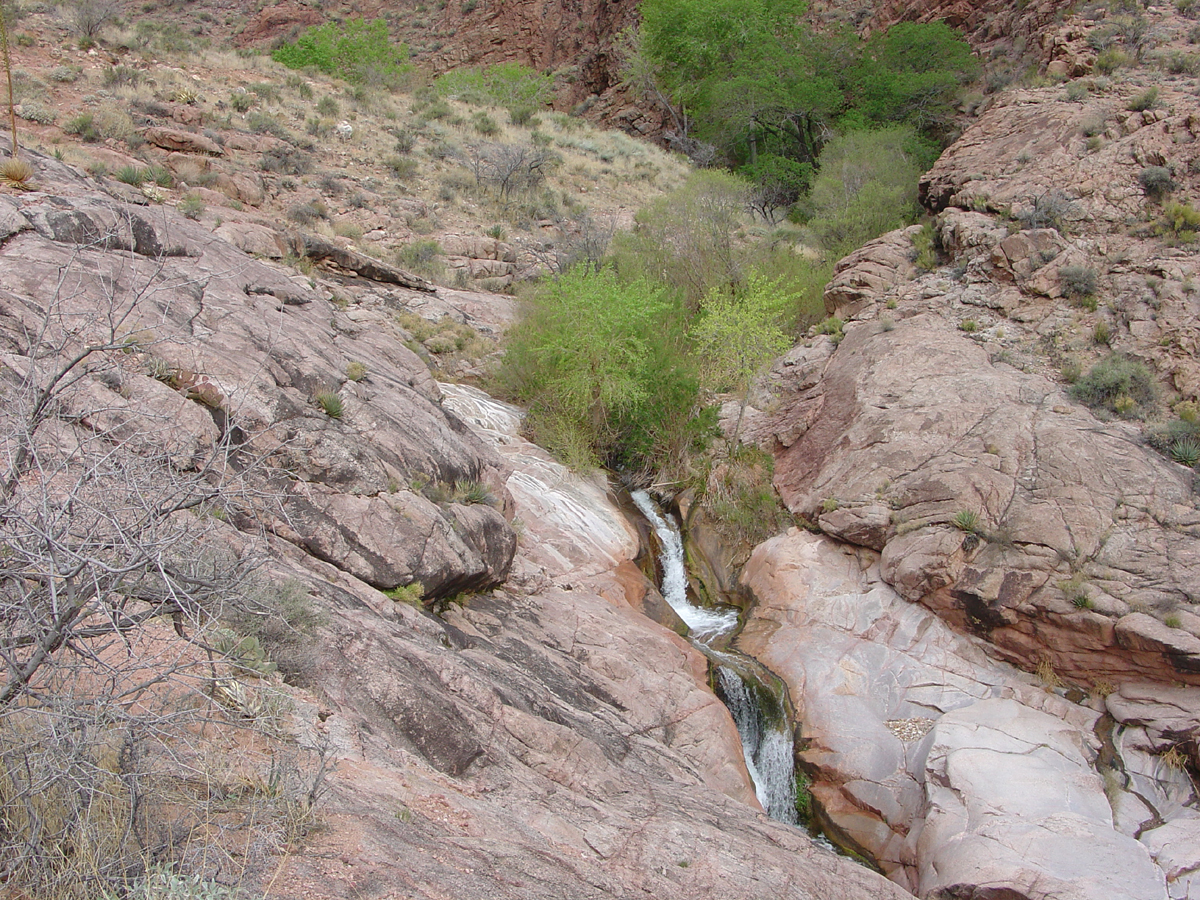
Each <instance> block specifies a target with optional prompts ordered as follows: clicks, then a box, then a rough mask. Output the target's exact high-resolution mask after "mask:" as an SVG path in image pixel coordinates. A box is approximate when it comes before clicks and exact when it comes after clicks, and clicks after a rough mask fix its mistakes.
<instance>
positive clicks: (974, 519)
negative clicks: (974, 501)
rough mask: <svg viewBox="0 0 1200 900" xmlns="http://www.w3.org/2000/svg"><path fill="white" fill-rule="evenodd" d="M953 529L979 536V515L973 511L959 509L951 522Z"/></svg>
mask: <svg viewBox="0 0 1200 900" xmlns="http://www.w3.org/2000/svg"><path fill="white" fill-rule="evenodd" d="M951 522H952V523H953V525H954V527H955V528H957V529H959V530H960V531H965V532H967V533H968V534H979V513H977V512H975V510H973V509H960V510H959V511H958V512H956V513H955V514H954V518H953V519H952V520H951Z"/></svg>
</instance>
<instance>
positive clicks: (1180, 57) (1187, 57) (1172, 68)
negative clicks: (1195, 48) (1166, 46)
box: [1159, 50, 1200, 75]
mask: <svg viewBox="0 0 1200 900" xmlns="http://www.w3.org/2000/svg"><path fill="white" fill-rule="evenodd" d="M1159 64H1160V65H1161V66H1162V67H1163V70H1164V71H1166V73H1167V74H1168V75H1195V74H1196V73H1197V71H1200V60H1197V58H1196V54H1195V53H1185V52H1184V51H1182V50H1172V51H1171V52H1170V53H1166V54H1164V55H1163V56H1162V57H1160V58H1159Z"/></svg>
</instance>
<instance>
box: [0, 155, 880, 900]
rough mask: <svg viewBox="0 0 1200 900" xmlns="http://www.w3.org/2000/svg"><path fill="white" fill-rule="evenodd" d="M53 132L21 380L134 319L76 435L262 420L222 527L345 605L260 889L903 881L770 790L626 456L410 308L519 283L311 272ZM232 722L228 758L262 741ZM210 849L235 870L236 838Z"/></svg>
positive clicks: (27, 266)
mask: <svg viewBox="0 0 1200 900" xmlns="http://www.w3.org/2000/svg"><path fill="white" fill-rule="evenodd" d="M26 158H28V159H29V160H30V161H31V162H32V164H33V166H34V169H35V172H34V177H33V178H32V179H31V182H32V183H33V185H34V187H35V189H34V190H29V191H16V190H11V189H0V333H2V334H3V342H4V343H3V362H4V366H5V370H4V371H5V373H6V375H5V377H6V379H7V380H8V382H10V383H9V385H8V387H7V388H6V390H8V389H12V387H13V385H14V384H15V382H14V379H17V380H19V378H20V376H21V373H24V372H28V371H37V365H38V363H36V361H35V360H34V356H35V355H37V356H38V358H39V359H44V358H45V355H46V354H47V353H52V352H54V351H53V347H54V346H55V344H54V341H53V340H51V337H53V336H58V337H61V339H62V340H64V341H67V342H68V343H69V342H70V341H72V340H74V339H76V336H83V337H87V336H89V335H92V334H93V333H95V334H100V333H101V332H103V329H105V328H106V327H110V326H111V325H112V323H113V322H114V316H115V317H117V318H119V319H120V321H121V326H120V332H119V335H120V337H119V340H118V344H119V346H120V348H121V349H120V351H119V352H116V353H114V354H113V355H112V356H111V357H104V359H103V364H100V363H101V359H100V358H97V359H96V361H95V362H96V364H95V365H93V366H91V367H90V368H89V369H88V370H87V371H86V372H85V373H83V378H82V380H81V381H80V382H78V384H77V385H76V386H75V387H74V388H72V389H71V390H70V392H69V394H64V400H63V402H64V405H63V406H62V407H61V410H62V412H61V415H62V418H61V426H60V427H61V428H62V429H63V430H64V431H63V433H64V434H69V433H70V430H71V429H83V430H87V431H88V432H89V433H91V434H93V435H95V437H96V438H97V439H100V440H104V441H109V442H111V444H112V447H113V452H124V451H123V450H122V448H123V447H131V446H135V445H136V446H138V447H143V446H144V447H146V448H150V447H153V446H155V445H162V446H164V447H165V449H166V451H167V453H168V456H169V458H170V460H171V465H172V466H174V467H175V468H177V469H178V470H179V471H184V472H186V471H188V470H189V467H193V466H195V465H197V464H198V463H197V460H198V459H200V458H202V457H203V451H204V449H205V448H206V447H209V446H211V445H212V444H213V443H214V442H215V441H217V440H219V439H220V436H221V435H222V434H234V435H235V438H236V442H237V444H238V446H239V447H240V448H241V449H240V450H239V457H238V458H239V459H240V460H241V461H242V462H241V463H240V464H239V465H244V466H247V467H248V468H247V473H248V474H247V475H246V476H245V477H246V478H248V479H249V481H248V482H246V486H247V487H246V490H245V491H244V492H242V493H239V494H238V495H237V496H236V497H235V496H231V497H230V498H229V506H228V507H227V512H225V513H223V514H222V515H221V516H219V517H216V518H214V519H213V520H212V521H211V523H210V524H211V527H212V529H213V533H214V535H215V536H216V537H215V539H216V540H217V541H218V543H219V544H224V545H226V546H228V547H229V548H231V549H232V550H233V551H234V552H236V553H238V554H241V555H246V554H258V555H262V556H263V557H264V562H263V567H262V569H261V571H262V572H263V574H264V575H265V576H266V577H267V578H268V579H269V581H270V582H271V583H274V584H298V585H300V586H301V588H302V591H303V592H304V593H306V594H307V596H308V598H309V600H310V602H312V603H313V604H314V605H315V606H316V608H317V609H318V611H319V613H320V616H319V619H320V620H321V624H319V625H317V626H316V629H317V630H316V631H315V632H313V633H312V634H310V636H309V637H308V638H307V639H306V641H305V644H306V646H305V648H304V653H303V654H302V655H301V659H300V660H299V662H297V661H295V660H293V661H292V669H291V670H290V671H292V675H291V676H289V677H290V678H291V680H292V681H293V682H294V683H293V684H290V685H289V684H283V683H279V682H278V679H277V678H276V679H275V684H274V685H273V686H271V693H272V694H273V695H275V696H278V695H279V694H280V693H282V694H283V695H285V696H286V703H285V704H284V706H283V707H282V709H283V710H284V713H283V714H282V715H276V716H274V717H273V718H272V722H273V723H274V724H273V725H271V727H270V728H269V729H267V728H265V726H264V735H265V737H264V739H267V738H269V739H270V740H272V741H274V742H275V745H274V746H275V750H273V751H272V757H271V758H272V766H274V765H275V762H274V760H275V759H276V755H275V754H280V755H286V754H290V753H296V752H299V751H300V750H303V749H305V748H307V749H309V750H314V749H315V748H320V752H321V753H322V755H323V756H324V758H325V759H326V761H327V768H328V770H329V775H328V794H327V796H326V799H325V800H324V801H323V802H322V804H321V805H320V807H319V816H320V818H321V828H320V829H319V830H318V831H316V832H315V833H314V834H312V835H311V836H310V837H309V839H308V841H307V842H305V843H304V844H302V845H294V846H292V847H291V849H290V850H289V851H288V852H285V853H283V855H281V856H278V857H273V856H270V854H268V855H267V856H266V857H263V856H262V854H261V853H258V855H255V854H249V855H243V854H241V853H239V854H238V858H240V859H241V863H240V865H242V866H244V867H245V868H244V871H243V872H242V873H241V874H240V875H236V876H235V877H236V878H237V880H238V883H239V884H240V885H241V886H242V887H243V888H245V889H247V890H250V891H253V892H254V893H255V895H260V894H261V895H263V896H272V897H275V896H278V897H291V896H295V897H300V896H304V897H319V898H335V897H358V898H361V897H394V896H398V895H403V896H413V897H416V896H421V897H424V896H428V897H435V896H436V897H463V898H467V897H479V896H481V895H484V894H486V895H488V896H494V897H522V898H528V897H541V896H546V897H550V896H555V897H558V896H563V894H564V892H565V893H566V894H567V895H569V896H573V897H614V896H617V897H632V896H644V895H645V894H647V893H648V894H651V895H655V896H661V895H667V894H671V895H674V896H684V897H698V898H699V897H709V896H712V895H713V894H714V893H715V892H718V891H719V892H720V893H722V894H724V895H729V896H735V897H747V898H750V897H761V896H764V895H773V896H785V895H786V896H792V897H823V896H829V895H831V894H833V893H836V894H838V895H839V896H843V897H863V898H866V897H872V898H883V897H899V896H902V895H903V892H902V891H900V889H899V888H897V887H895V886H894V885H891V884H889V883H888V882H886V881H885V880H883V879H882V878H880V877H879V876H877V875H875V874H874V873H872V872H870V871H868V870H866V869H864V868H862V867H860V866H857V865H855V864H854V863H851V862H849V861H847V860H845V859H843V858H840V857H837V856H835V855H834V854H832V853H831V852H829V851H827V850H825V849H822V848H820V847H818V846H817V845H815V844H814V843H813V842H812V841H811V840H810V839H809V838H808V837H807V836H806V835H805V834H804V833H802V832H800V831H797V830H795V829H793V828H789V827H786V826H782V825H779V824H778V823H775V822H772V821H770V820H768V819H766V817H765V816H764V815H763V814H762V812H761V811H760V809H759V808H758V806H757V801H756V800H755V797H754V791H753V788H752V786H751V784H750V781H749V778H748V776H747V773H746V770H745V767H744V764H743V763H742V759H741V751H740V745H739V742H738V737H737V733H736V730H735V728H734V726H733V724H732V722H731V720H730V718H729V716H728V714H727V712H726V711H725V709H724V707H723V706H722V705H721V704H720V702H719V701H718V700H717V699H716V697H715V696H714V695H713V694H712V692H711V691H710V690H709V689H708V687H707V686H706V683H705V682H706V677H705V668H706V667H705V662H704V659H703V657H702V656H700V655H699V653H698V652H697V651H695V650H694V649H693V648H692V647H691V646H690V645H689V644H687V643H686V642H685V641H683V640H682V639H680V638H679V637H678V636H677V635H675V634H674V633H672V632H671V631H670V630H668V629H666V628H664V627H662V626H659V625H657V624H655V623H654V622H652V621H651V620H650V619H648V618H646V617H645V616H643V615H642V614H641V613H640V612H638V611H637V610H636V609H635V608H634V605H635V604H636V603H639V602H640V601H641V599H642V597H643V596H644V595H645V594H646V592H647V591H652V590H653V588H652V587H651V586H649V585H648V584H647V583H646V582H645V579H644V578H643V577H642V576H641V575H640V573H639V572H638V571H637V569H636V567H634V566H633V565H632V563H631V561H630V560H631V559H632V558H633V557H634V556H635V555H636V554H637V552H638V547H637V538H636V532H635V531H634V530H633V529H632V527H631V526H630V525H629V524H628V522H627V521H626V520H625V518H624V516H623V514H622V513H621V512H620V511H619V510H618V509H617V508H616V507H615V506H614V505H613V503H612V502H611V500H610V499H609V498H608V496H607V492H606V487H605V485H604V483H603V482H602V481H595V480H588V479H581V478H579V477H577V476H574V475H572V474H570V473H569V472H567V471H566V470H565V469H563V468H561V467H560V466H558V465H557V464H555V463H554V462H553V461H552V460H551V459H550V458H549V457H548V456H547V455H546V454H545V453H544V452H542V451H540V450H538V449H537V448H535V447H532V446H531V445H529V444H527V443H526V442H524V441H523V440H522V439H521V438H520V437H519V436H518V435H517V429H518V425H519V414H518V413H517V411H515V410H513V409H511V408H507V407H503V406H501V405H499V404H495V403H492V402H491V401H490V400H489V399H488V398H486V397H484V396H482V395H480V394H478V393H477V392H471V391H469V390H468V389H465V388H459V387H453V386H447V387H446V388H445V389H444V390H443V388H441V387H439V385H438V384H437V383H436V382H435V381H434V380H433V379H432V378H431V376H430V374H429V371H428V369H427V368H426V366H425V364H424V363H423V362H421V360H420V359H419V358H418V357H417V356H416V355H415V354H414V353H413V352H412V351H410V350H409V349H407V348H406V347H405V345H404V340H405V338H406V334H407V333H406V332H405V331H404V330H403V329H402V328H400V327H399V326H398V325H397V324H396V321H395V316H396V314H397V312H399V311H402V310H404V309H406V308H411V307H417V308H424V309H427V310H428V311H429V314H430V315H433V316H435V317H437V316H440V315H441V314H442V313H450V314H455V313H457V314H458V315H460V316H461V315H462V314H463V313H462V308H468V309H470V310H472V311H473V313H474V314H476V315H478V316H480V318H482V319H485V320H490V321H492V322H495V323H497V327H498V325H499V323H500V322H501V321H502V320H503V318H504V317H505V315H507V314H508V313H507V310H506V309H505V305H504V303H503V301H502V298H496V302H497V303H499V306H498V307H494V308H493V307H490V306H485V305H484V304H482V303H481V302H480V301H481V300H482V299H483V298H481V297H480V295H470V294H464V293H462V292H451V291H439V292H437V296H435V295H433V294H431V293H429V291H428V290H427V289H421V290H417V289H410V288H404V287H401V286H399V285H397V284H396V283H394V280H395V279H402V278H406V277H407V276H405V274H404V273H402V272H396V271H394V270H392V271H391V274H390V275H389V277H391V276H395V277H394V279H393V283H388V282H382V283H381V282H380V281H377V280H371V279H368V278H365V277H343V278H342V279H341V280H340V281H338V282H336V283H334V282H330V281H325V280H317V279H315V278H314V279H310V278H307V277H302V276H297V275H295V274H294V273H292V272H291V270H289V269H286V268H284V267H282V266H278V265H276V264H274V263H272V262H270V261H267V260H260V259H255V258H252V257H251V256H248V255H247V254H245V253H244V252H243V251H241V250H238V249H237V248H236V247H235V246H234V245H232V244H230V243H228V242H227V241H226V240H224V239H223V238H222V237H221V236H220V235H219V234H218V233H216V231H219V229H217V230H216V231H214V230H213V229H212V228H211V227H206V226H205V225H202V224H198V223H196V222H193V221H190V220H187V219H185V218H183V217H181V216H179V215H177V214H176V213H175V212H173V211H171V210H169V209H166V208H164V207H160V206H154V205H150V204H149V203H147V202H146V201H145V198H139V197H138V196H137V194H136V193H135V192H132V191H123V190H115V191H114V193H106V192H105V191H104V190H102V189H101V187H100V185H99V184H98V182H96V181H94V180H91V179H88V178H86V177H84V176H83V175H81V174H80V173H78V172H77V171H75V170H73V169H71V168H70V167H68V166H66V165H64V164H63V163H61V162H58V161H56V160H54V159H52V158H49V157H44V156H41V155H37V154H29V153H27V154H26ZM139 201H140V202H139ZM383 274H388V273H386V272H384V273H379V272H377V273H376V278H379V277H382V275H383ZM64 279H65V280H64ZM334 300H336V301H337V302H333V301H334ZM431 305H432V308H430V307H431ZM62 323H72V324H71V325H70V327H69V329H68V330H67V331H64V332H62V333H61V335H60V334H59V331H58V329H59V327H60V325H61V324H62ZM47 328H48V329H49V330H46V329H47ZM38 334H41V335H42V336H43V338H42V340H41V341H40V342H39V341H38V340H33V341H31V340H30V335H38ZM356 364H357V368H354V366H355V365H356ZM347 372H352V373H353V377H351V376H349V375H348V374H347ZM320 392H326V393H324V394H321V393H320ZM331 394H333V395H335V396H336V397H337V398H338V399H339V400H340V404H341V406H340V409H338V410H337V414H336V415H334V414H331V410H332V409H334V408H335V407H332V406H331V405H330V401H329V399H328V398H329V396H330V395H331ZM314 396H316V397H317V399H316V400H314ZM10 425H13V423H11V422H9V421H8V420H7V419H5V421H4V426H5V428H6V429H8V428H9V427H10ZM6 433H7V432H6ZM481 501H482V502H481ZM514 528H515V530H514ZM518 532H519V533H520V536H519V539H518ZM414 582H420V583H421V584H422V585H423V586H424V588H425V597H426V600H427V601H434V600H436V599H437V598H451V597H454V598H457V599H458V600H459V601H460V602H463V605H462V606H461V608H459V607H456V606H454V605H453V604H450V605H449V606H448V609H447V612H446V613H445V615H444V617H440V618H439V617H435V616H433V615H431V614H430V613H429V612H427V611H426V610H425V609H423V608H421V606H420V605H419V604H418V605H417V606H416V607H414V606H411V605H408V604H406V603H403V602H398V601H396V600H393V599H390V597H389V596H386V595H385V594H384V593H382V591H384V590H387V589H391V588H396V587H403V586H406V585H411V584H413V583H414ZM396 596H400V594H399V593H398V594H396ZM168 637H169V636H168ZM635 661H636V662H635ZM235 681H236V684H233V683H231V681H230V679H228V678H226V679H224V680H222V681H221V682H220V692H221V695H222V696H224V697H226V698H228V697H233V698H234V702H233V711H232V712H229V711H226V712H224V713H218V709H219V708H214V709H213V710H212V712H211V714H212V715H215V716H217V718H218V719H220V718H222V717H226V718H227V719H228V723H229V725H233V724H234V723H236V722H237V721H238V720H239V716H246V717H249V718H250V719H251V720H253V719H254V718H256V717H257V716H259V715H261V712H260V710H261V709H262V704H261V702H258V701H255V700H254V697H255V696H265V694H266V693H267V688H268V685H267V684H266V683H264V682H259V681H255V680H254V679H252V678H247V677H246V676H245V675H243V676H241V677H240V678H238V679H235ZM301 684H303V685H305V686H304V687H301V686H300V685H301ZM214 690H215V688H214ZM213 727H214V728H216V729H217V730H216V731H214V732H213V735H212V741H213V743H212V744H211V745H207V746H205V747H204V748H203V751H202V752H203V758H204V759H206V760H207V763H206V765H216V766H217V768H218V769H220V768H223V767H224V768H229V769H232V768H233V764H232V762H225V760H226V757H225V756H223V755H222V754H223V753H228V752H229V747H228V746H227V745H226V744H225V743H224V740H225V738H224V737H222V735H224V733H225V732H224V730H223V729H224V727H225V726H220V725H219V723H217V722H214V723H213ZM328 764H331V766H329V765H328ZM272 771H274V769H272ZM264 777H265V776H264ZM231 802H232V801H231ZM235 843H236V842H235ZM205 859H208V860H209V862H208V863H205V862H204V860H205ZM192 862H193V864H194V865H196V866H198V871H199V872H200V874H202V875H204V876H206V877H213V876H216V877H218V878H220V879H221V880H226V881H227V879H228V878H229V871H230V870H229V869H228V867H222V865H221V864H216V866H217V867H216V869H215V870H214V869H213V865H214V863H212V862H211V857H209V856H208V854H207V853H205V854H204V856H203V857H202V858H201V859H200V861H198V862H197V861H196V860H195V859H193V860H192ZM206 866H207V867H206Z"/></svg>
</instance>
